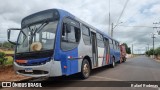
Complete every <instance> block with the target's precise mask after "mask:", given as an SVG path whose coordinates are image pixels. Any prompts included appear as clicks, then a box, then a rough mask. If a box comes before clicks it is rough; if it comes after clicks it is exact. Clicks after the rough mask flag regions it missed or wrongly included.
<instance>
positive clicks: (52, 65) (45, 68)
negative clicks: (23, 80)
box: [14, 60, 62, 77]
mask: <svg viewBox="0 0 160 90" xmlns="http://www.w3.org/2000/svg"><path fill="white" fill-rule="evenodd" d="M14 70H15V71H16V73H17V74H20V75H24V76H29V77H53V76H61V75H62V69H61V63H60V61H54V60H50V61H49V62H47V63H46V64H43V65H36V66H21V65H18V64H17V63H16V62H14Z"/></svg>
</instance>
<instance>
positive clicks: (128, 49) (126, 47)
mask: <svg viewBox="0 0 160 90" xmlns="http://www.w3.org/2000/svg"><path fill="white" fill-rule="evenodd" d="M123 45H124V46H125V49H126V53H128V54H131V49H130V47H128V45H127V44H126V43H123Z"/></svg>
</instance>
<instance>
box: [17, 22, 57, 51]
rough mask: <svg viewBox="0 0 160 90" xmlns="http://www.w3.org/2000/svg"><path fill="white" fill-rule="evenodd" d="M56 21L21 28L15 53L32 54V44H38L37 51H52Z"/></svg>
mask: <svg viewBox="0 0 160 90" xmlns="http://www.w3.org/2000/svg"><path fill="white" fill-rule="evenodd" d="M57 24H58V21H57V20H55V21H51V22H42V23H38V24H33V25H30V26H27V27H24V28H22V31H21V32H20V34H19V38H18V45H17V51H16V52H17V53H22V52H32V51H35V50H33V49H32V46H33V44H34V43H37V44H40V46H36V45H35V47H36V48H37V47H40V49H39V50H37V51H43V50H52V49H53V47H54V41H55V34H56V28H57Z"/></svg>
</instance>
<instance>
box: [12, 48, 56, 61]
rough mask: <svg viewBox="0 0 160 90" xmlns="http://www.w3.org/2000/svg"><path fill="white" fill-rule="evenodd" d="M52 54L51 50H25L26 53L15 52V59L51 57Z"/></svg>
mask: <svg viewBox="0 0 160 90" xmlns="http://www.w3.org/2000/svg"><path fill="white" fill-rule="evenodd" d="M52 55H53V50H46V51H37V52H26V53H16V54H15V59H16V60H17V59H18V60H20V59H22V60H29V59H38V58H46V57H51V56H52Z"/></svg>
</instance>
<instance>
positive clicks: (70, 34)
mask: <svg viewBox="0 0 160 90" xmlns="http://www.w3.org/2000/svg"><path fill="white" fill-rule="evenodd" d="M67 29H69V30H67ZM80 36H81V34H80V28H78V27H77V26H74V25H71V24H69V23H64V24H63V28H62V36H61V37H62V40H61V48H62V50H64V51H66V50H71V49H74V48H75V47H77V46H78V43H79V40H80Z"/></svg>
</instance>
